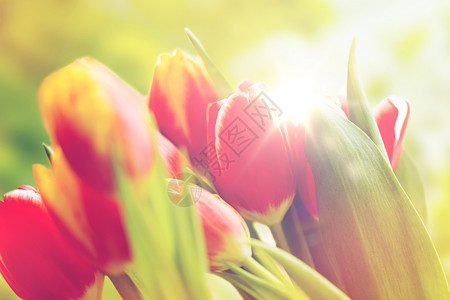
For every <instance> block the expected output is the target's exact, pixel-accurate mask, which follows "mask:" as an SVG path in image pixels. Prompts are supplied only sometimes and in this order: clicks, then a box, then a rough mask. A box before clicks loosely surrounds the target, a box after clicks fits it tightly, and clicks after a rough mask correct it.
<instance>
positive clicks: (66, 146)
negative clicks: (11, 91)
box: [39, 58, 152, 193]
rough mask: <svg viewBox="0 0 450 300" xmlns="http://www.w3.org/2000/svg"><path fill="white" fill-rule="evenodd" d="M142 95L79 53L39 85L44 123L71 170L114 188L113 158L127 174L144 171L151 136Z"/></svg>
mask: <svg viewBox="0 0 450 300" xmlns="http://www.w3.org/2000/svg"><path fill="white" fill-rule="evenodd" d="M144 99H145V98H144V97H143V96H142V95H140V94H139V93H138V92H137V91H135V90H134V89H133V88H131V87H130V86H129V85H127V84H126V83H124V82H123V81H121V80H120V78H118V77H117V76H116V75H115V74H114V73H112V72H111V71H110V70H109V69H108V68H106V67H105V66H103V65H102V64H100V63H99V62H97V61H95V60H94V59H91V58H84V59H80V60H77V61H75V62H73V63H72V64H70V65H68V66H66V67H64V68H62V69H60V70H58V71H56V72H54V73H53V74H51V75H49V76H48V77H47V78H46V79H45V80H44V82H43V83H42V85H41V87H40V89H39V105H40V109H41V113H42V118H43V120H44V125H45V127H46V129H47V131H48V133H49V136H50V139H51V141H52V143H53V144H57V145H60V146H61V149H62V151H63V153H64V156H65V158H66V159H67V161H68V163H69V165H70V167H71V168H72V169H73V170H74V172H75V173H76V174H77V175H78V176H79V177H80V178H81V179H82V180H84V181H85V182H86V183H87V184H88V185H90V186H91V187H93V188H95V189H97V190H99V191H102V192H106V193H110V192H112V191H114V185H115V183H114V180H115V178H114V166H113V162H114V161H117V163H120V165H121V167H122V168H123V169H124V170H126V172H127V173H128V174H129V175H130V176H137V175H140V174H145V173H146V172H148V170H149V168H150V164H151V157H152V155H151V153H152V148H151V139H150V131H149V130H150V129H149V127H148V115H146V114H145V111H144V107H145V100H144Z"/></svg>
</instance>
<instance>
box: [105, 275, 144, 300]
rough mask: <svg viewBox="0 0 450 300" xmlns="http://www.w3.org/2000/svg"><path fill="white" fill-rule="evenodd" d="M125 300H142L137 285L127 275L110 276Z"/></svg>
mask: <svg viewBox="0 0 450 300" xmlns="http://www.w3.org/2000/svg"><path fill="white" fill-rule="evenodd" d="M108 277H109V279H110V280H111V282H112V283H113V285H114V287H115V288H116V290H117V292H118V293H119V295H120V296H121V297H122V299H123V300H141V299H142V296H141V293H140V292H139V290H138V288H137V287H136V285H135V284H134V283H133V281H132V280H131V279H130V277H129V276H128V275H127V274H126V273H122V274H119V275H108Z"/></svg>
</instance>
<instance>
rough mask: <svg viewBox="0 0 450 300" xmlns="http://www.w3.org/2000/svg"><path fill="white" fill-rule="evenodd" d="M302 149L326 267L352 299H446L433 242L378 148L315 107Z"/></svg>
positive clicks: (350, 126) (325, 110)
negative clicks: (310, 174) (309, 171)
mask: <svg viewBox="0 0 450 300" xmlns="http://www.w3.org/2000/svg"><path fill="white" fill-rule="evenodd" d="M317 137H320V140H319V139H318V138H317ZM305 148H306V155H307V158H308V161H309V163H310V165H311V168H312V170H313V173H314V180H315V183H316V192H317V202H318V208H319V222H320V224H319V226H320V227H319V228H320V232H321V237H322V242H323V243H324V247H325V251H326V253H327V256H328V259H329V260H330V266H329V267H330V268H331V269H333V270H335V271H337V273H338V275H339V277H340V278H341V279H342V281H343V283H344V285H345V286H344V287H343V288H344V289H345V290H346V292H347V294H348V295H349V296H350V298H352V299H386V298H392V299H450V292H449V287H448V285H447V281H446V278H445V275H444V272H443V269H442V265H441V263H440V261H439V257H438V256H437V253H436V250H435V248H434V246H433V243H432V241H431V238H430V236H429V235H428V232H427V230H426V228H425V226H424V224H423V222H422V220H421V219H420V217H419V216H418V214H417V212H416V210H415V209H414V207H413V205H412V204H411V202H410V200H409V199H408V197H407V196H406V194H405V192H404V191H403V189H402V187H401V186H400V184H399V183H398V181H397V179H396V177H395V175H394V173H393V172H392V169H391V168H390V166H389V165H388V163H387V161H386V160H385V159H384V157H383V155H382V154H381V152H380V150H379V147H377V146H376V145H375V144H374V143H373V142H372V141H371V140H370V139H369V137H368V136H367V135H366V134H364V133H363V132H362V131H361V130H360V129H359V128H357V127H356V126H355V125H354V124H353V123H351V122H349V121H347V120H346V119H345V118H343V117H341V116H339V115H338V114H336V112H335V111H333V110H331V109H329V108H326V107H321V108H316V109H315V110H314V111H313V112H312V113H311V116H310V118H309V123H308V127H307V135H306V142H305Z"/></svg>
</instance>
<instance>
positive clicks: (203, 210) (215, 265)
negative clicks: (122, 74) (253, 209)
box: [169, 179, 252, 271]
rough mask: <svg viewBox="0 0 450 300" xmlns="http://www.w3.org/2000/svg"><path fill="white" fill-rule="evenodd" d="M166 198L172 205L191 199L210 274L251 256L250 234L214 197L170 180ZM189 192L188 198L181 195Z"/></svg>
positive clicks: (239, 262)
mask: <svg viewBox="0 0 450 300" xmlns="http://www.w3.org/2000/svg"><path fill="white" fill-rule="evenodd" d="M186 184H188V183H186ZM169 188H170V196H171V198H172V200H173V201H174V202H176V203H180V202H183V199H182V198H184V197H192V198H193V199H192V202H193V204H194V205H195V209H196V212H197V214H198V216H199V219H200V222H201V225H202V228H203V234H204V237H205V242H206V250H207V254H208V261H209V267H210V269H211V270H212V271H223V270H225V269H228V267H227V266H226V263H233V264H236V265H239V266H240V265H242V264H244V263H245V262H246V261H247V260H248V259H250V257H251V254H252V252H251V247H250V233H249V230H248V227H247V224H246V223H245V221H244V219H243V218H242V217H241V216H240V215H239V214H238V213H237V212H236V211H235V210H234V209H233V208H232V207H231V206H230V205H228V204H227V203H225V202H224V201H223V200H222V199H221V198H220V197H219V196H218V195H215V194H211V193H210V192H208V191H207V190H205V189H202V188H201V187H199V186H196V185H194V184H188V188H189V190H186V191H184V190H183V189H185V188H186V187H185V183H184V182H183V181H180V180H175V179H172V180H170V181H169ZM184 192H189V193H190V195H191V196H188V195H186V194H183V193H184Z"/></svg>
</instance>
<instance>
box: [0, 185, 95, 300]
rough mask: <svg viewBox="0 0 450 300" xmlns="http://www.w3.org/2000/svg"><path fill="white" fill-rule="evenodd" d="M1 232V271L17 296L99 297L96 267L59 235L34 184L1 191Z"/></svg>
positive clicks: (40, 299) (43, 297)
mask: <svg viewBox="0 0 450 300" xmlns="http://www.w3.org/2000/svg"><path fill="white" fill-rule="evenodd" d="M0 236H1V238H0V256H1V260H0V271H1V273H2V275H3V277H4V278H5V280H6V282H7V283H8V284H9V286H10V287H11V288H12V289H13V291H14V292H15V293H16V294H17V295H18V296H19V297H20V298H22V299H30V300H33V299H36V300H42V299H97V293H98V291H99V290H101V286H99V284H100V282H101V279H100V277H98V275H97V270H96V268H95V267H94V266H93V265H92V264H91V263H89V262H88V261H87V260H85V259H84V258H83V257H82V256H80V255H79V254H78V253H77V252H76V251H75V250H74V249H73V248H71V247H70V246H69V244H68V243H67V242H66V241H65V240H64V239H63V237H62V236H61V234H60V232H59V230H58V228H57V226H56V225H55V224H54V223H53V220H52V218H51V217H50V215H49V212H48V211H47V209H46V207H45V205H44V203H43V201H42V199H41V196H40V195H39V193H38V191H37V190H36V189H34V188H33V187H31V186H21V187H19V188H18V189H17V190H14V191H12V192H9V193H7V194H5V195H4V197H3V202H0Z"/></svg>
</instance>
